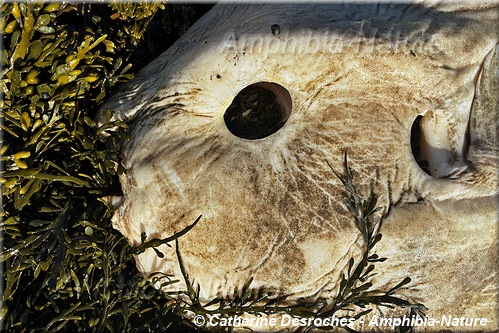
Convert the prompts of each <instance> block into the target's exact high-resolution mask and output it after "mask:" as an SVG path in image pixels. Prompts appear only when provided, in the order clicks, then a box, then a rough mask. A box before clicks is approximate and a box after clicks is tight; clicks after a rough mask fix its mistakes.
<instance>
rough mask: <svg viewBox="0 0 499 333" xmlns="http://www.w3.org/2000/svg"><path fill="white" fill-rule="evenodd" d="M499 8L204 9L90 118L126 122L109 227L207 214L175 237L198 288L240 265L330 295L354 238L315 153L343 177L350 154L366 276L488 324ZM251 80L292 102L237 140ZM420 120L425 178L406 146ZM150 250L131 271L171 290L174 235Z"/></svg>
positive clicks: (256, 281)
mask: <svg viewBox="0 0 499 333" xmlns="http://www.w3.org/2000/svg"><path fill="white" fill-rule="evenodd" d="M498 11H499V2H497V1H496V2H485V3H480V2H457V3H448V2H418V3H414V4H410V5H408V4H388V3H383V4H375V3H367V4H346V5H343V4H339V3H331V4H313V5H305V4H287V5H268V4H267V5H264V4H261V5H260V4H218V5H216V6H215V7H214V8H213V9H212V10H211V11H210V12H209V13H207V14H206V15H205V16H204V17H203V18H201V20H200V21H198V22H197V23H196V24H195V25H194V26H193V27H192V28H191V29H190V30H189V31H188V32H187V33H186V34H185V35H184V36H182V37H181V38H180V39H179V40H178V41H177V42H176V43H175V44H174V45H173V46H172V47H171V48H170V49H169V50H167V51H166V52H165V53H163V54H162V55H161V56H160V57H159V58H158V59H156V60H155V61H153V62H151V63H150V64H149V65H148V66H147V67H145V68H144V69H143V70H142V71H141V72H139V74H138V75H137V77H136V78H135V79H134V80H133V81H131V82H130V83H128V84H126V85H124V86H123V89H122V91H120V92H118V93H117V94H116V95H115V96H114V97H112V98H111V99H110V100H109V101H108V102H107V103H106V104H105V105H104V107H103V108H102V111H101V114H100V116H99V117H98V119H100V121H101V122H102V121H103V119H105V117H104V111H105V110H106V109H109V110H111V111H112V114H113V119H121V120H125V121H127V122H128V123H129V124H130V127H131V130H130V133H131V140H130V141H129V142H128V143H127V144H126V146H125V149H124V151H123V159H124V162H123V163H124V167H125V169H126V173H125V174H124V175H122V176H121V182H122V188H123V203H122V205H121V206H120V207H119V208H118V210H117V211H116V214H115V215H114V217H113V223H114V226H115V227H116V228H117V229H118V230H120V231H121V232H122V233H123V234H124V235H126V237H127V238H128V239H129V240H130V242H131V244H133V245H138V244H140V235H141V233H142V232H145V233H146V234H147V237H148V238H147V239H148V240H149V239H152V238H165V237H168V236H171V235H172V234H174V233H175V232H179V231H180V230H182V229H183V228H185V227H186V226H187V225H189V224H191V223H192V222H193V221H194V220H195V219H196V218H197V217H198V216H199V215H201V214H202V215H203V217H202V218H201V220H200V222H199V223H198V224H197V225H196V226H195V227H194V228H193V229H192V230H191V231H189V232H188V233H187V234H186V235H184V236H182V237H181V238H180V239H179V249H180V252H181V255H182V258H183V261H184V264H185V267H186V270H187V272H188V274H189V276H190V277H191V279H192V280H194V281H195V284H196V285H198V284H199V286H200V298H201V300H203V301H209V300H211V299H213V298H214V297H224V298H230V297H232V296H233V295H234V293H236V292H238V291H240V290H241V288H242V287H243V285H244V284H245V282H246V281H248V280H249V279H250V278H251V277H253V282H252V284H251V288H253V289H254V290H255V291H257V290H259V289H260V288H268V289H270V290H273V291H275V292H276V293H278V294H289V295H290V297H289V298H288V302H289V303H290V304H293V303H294V302H299V301H303V300H306V299H316V298H326V299H327V298H329V299H332V298H334V296H335V295H336V292H337V291H338V287H339V281H340V274H341V273H342V272H344V271H345V268H346V266H347V263H348V260H349V259H350V258H351V257H353V258H355V259H356V261H358V260H359V256H360V249H361V245H362V239H361V237H360V235H359V232H358V231H357V230H356V229H355V227H354V224H353V221H352V217H351V216H350V215H349V214H348V213H347V211H346V209H345V207H344V205H343V204H342V199H343V196H344V195H345V191H344V189H343V187H342V185H341V183H340V182H339V181H338V179H337V178H336V177H335V176H334V174H333V172H332V171H331V169H330V168H329V166H328V163H329V164H331V166H332V167H333V168H334V169H335V170H336V171H338V172H340V173H342V171H343V169H342V159H343V152H344V151H345V150H347V151H348V158H349V165H350V167H351V169H352V170H353V172H354V176H355V181H356V182H357V183H358V184H359V185H360V186H361V188H362V190H363V191H364V193H366V194H368V193H369V191H370V189H373V190H374V191H375V193H376V194H377V195H378V196H379V201H378V202H379V205H381V206H383V207H384V213H385V214H387V216H386V218H385V219H384V220H383V224H382V226H381V228H380V232H381V233H382V234H383V239H382V241H381V242H380V243H379V244H378V245H377V246H376V248H375V249H376V253H378V254H379V255H380V256H384V257H387V258H388V260H387V261H385V262H383V263H379V264H377V271H378V275H376V276H375V278H374V282H375V286H380V287H383V286H386V287H389V286H393V285H394V284H396V283H398V282H399V281H401V280H402V279H403V278H404V277H406V276H410V277H411V278H412V282H411V283H410V284H409V285H408V286H407V289H404V290H402V291H401V294H402V295H404V297H406V298H407V299H409V300H411V301H413V302H421V303H423V304H424V305H426V306H427V307H428V308H429V309H430V310H429V312H428V315H429V316H432V317H439V316H441V315H455V316H466V317H485V318H488V319H489V322H488V325H487V326H486V327H485V328H481V327H478V328H477V327H473V328H469V329H468V328H466V331H473V330H474V329H476V330H480V329H485V330H486V331H492V330H494V329H498V326H499V324H498V315H497V313H498V311H497V308H498V300H497V299H498V292H497V284H498V281H497V273H498V262H499V260H498V251H497V245H498V244H497V225H498V223H497V222H498V220H497V208H498V207H497V206H498V179H497V165H498V153H499V151H498V150H499V148H498V147H499V145H498V138H497V129H498V113H499V112H498V98H499V97H498V96H499V83H498V80H499V79H498V73H499V65H498V63H499V55H498V46H497V45H498V37H497V31H498V28H499V27H498V22H499V18H498ZM275 24H277V25H279V30H280V31H279V34H275V33H274V34H273V33H272V32H273V31H272V29H271V27H272V26H273V25H275ZM274 30H275V28H274ZM257 82H274V83H277V84H279V85H281V86H283V87H285V88H286V89H287V90H288V91H289V94H290V96H291V100H292V106H291V114H290V117H289V119H288V121H287V122H286V124H285V125H284V126H283V127H282V128H281V129H280V130H278V131H277V132H276V133H274V134H272V135H270V136H268V137H266V138H263V139H259V140H245V139H241V138H238V137H236V136H234V135H233V134H232V133H230V132H229V131H228V130H227V127H226V125H225V123H224V118H223V115H224V112H225V110H226V109H227V108H228V107H229V105H230V103H231V102H232V100H233V98H234V97H235V96H236V95H237V93H238V92H239V91H241V90H242V89H243V88H245V87H247V86H248V85H250V84H253V83H257ZM418 116H423V117H422V118H421V121H420V122H419V125H418V126H419V130H420V133H421V138H420V141H421V152H420V158H421V159H426V160H428V169H429V172H430V173H431V175H429V174H427V173H425V172H424V171H423V170H422V169H421V168H420V167H419V165H418V164H417V162H416V160H415V157H414V155H413V152H412V149H411V130H412V127H413V123H414V121H415V120H416V117H418ZM159 250H160V251H162V252H163V253H164V254H165V257H164V258H163V259H161V258H159V257H158V256H157V255H156V253H155V252H154V251H153V250H152V249H148V250H147V251H146V252H144V253H143V254H140V255H138V257H137V265H138V268H139V270H140V271H141V272H142V273H143V274H148V273H151V272H155V271H161V272H165V273H169V274H173V275H175V276H176V277H178V278H179V279H180V282H179V283H177V284H175V285H174V286H172V289H184V288H185V283H184V281H183V279H182V275H181V271H180V267H179V264H178V261H177V255H176V252H175V247H174V246H173V247H167V246H161V247H160V248H159ZM384 311H385V312H386V310H384ZM260 329H263V328H260ZM266 329H274V328H272V327H266ZM275 329H279V327H278V328H275ZM370 329H371V330H372V331H376V328H370ZM441 329H442V328H441V327H436V328H435V327H418V328H417V329H416V331H421V332H423V331H426V330H427V331H435V330H441ZM380 330H381V331H382V329H380Z"/></svg>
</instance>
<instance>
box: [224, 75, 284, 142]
mask: <svg viewBox="0 0 499 333" xmlns="http://www.w3.org/2000/svg"><path fill="white" fill-rule="evenodd" d="M290 113H291V96H290V95H289V92H288V91H287V90H286V89H285V88H284V87H282V86H280V85H278V84H276V83H269V82H260V83H256V84H252V85H250V86H248V87H246V88H244V89H243V90H241V91H240V92H239V93H238V94H237V95H236V97H235V98H234V100H233V101H232V103H231V105H230V106H229V107H228V108H227V110H226V111H225V114H224V120H225V124H226V126H227V129H228V130H229V131H230V132H231V133H232V134H234V135H235V136H237V137H239V138H243V139H250V140H256V139H263V138H265V137H267V136H269V135H271V134H274V133H275V132H277V131H278V130H279V129H280V128H281V127H282V126H283V125H284V124H285V123H286V121H287V120H288V118H289V115H290Z"/></svg>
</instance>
